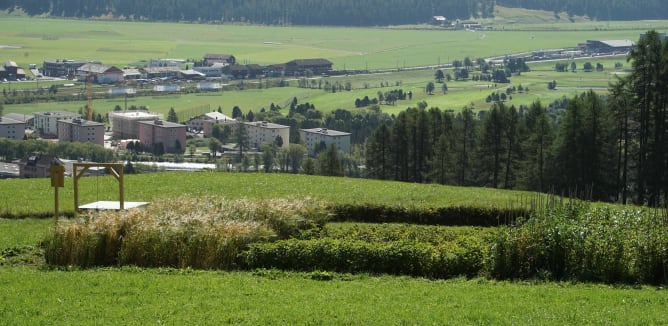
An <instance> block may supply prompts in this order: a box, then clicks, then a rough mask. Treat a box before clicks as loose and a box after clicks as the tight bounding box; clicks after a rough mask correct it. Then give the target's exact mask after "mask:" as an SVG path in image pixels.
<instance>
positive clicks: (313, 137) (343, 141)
mask: <svg viewBox="0 0 668 326" xmlns="http://www.w3.org/2000/svg"><path fill="white" fill-rule="evenodd" d="M299 137H300V138H301V139H302V140H304V142H305V143H306V148H307V150H308V155H309V156H314V155H315V150H316V149H317V148H318V147H319V146H321V145H320V144H322V143H324V145H325V146H326V147H327V146H329V145H330V144H334V145H336V147H337V148H338V149H339V151H341V152H343V153H350V133H348V132H343V131H336V130H331V129H327V128H313V129H299Z"/></svg>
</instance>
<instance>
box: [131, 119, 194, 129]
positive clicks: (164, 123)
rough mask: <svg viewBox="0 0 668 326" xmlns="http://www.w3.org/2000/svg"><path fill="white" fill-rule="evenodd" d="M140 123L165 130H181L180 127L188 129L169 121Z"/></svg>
mask: <svg viewBox="0 0 668 326" xmlns="http://www.w3.org/2000/svg"><path fill="white" fill-rule="evenodd" d="M139 123H141V124H145V125H154V126H160V127H163V128H180V127H183V128H185V127H186V126H185V125H182V124H180V123H174V122H169V121H165V120H159V119H158V120H152V121H139Z"/></svg>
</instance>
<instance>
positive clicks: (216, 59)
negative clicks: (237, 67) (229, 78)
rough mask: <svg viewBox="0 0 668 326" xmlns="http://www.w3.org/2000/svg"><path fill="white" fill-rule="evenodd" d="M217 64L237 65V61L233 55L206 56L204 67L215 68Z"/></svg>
mask: <svg viewBox="0 0 668 326" xmlns="http://www.w3.org/2000/svg"><path fill="white" fill-rule="evenodd" d="M215 63H222V64H225V65H233V64H235V63H237V59H236V58H235V57H234V56H233V55H231V54H205V55H204V65H205V66H213V64H215Z"/></svg>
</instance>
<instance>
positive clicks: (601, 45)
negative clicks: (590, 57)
mask: <svg viewBox="0 0 668 326" xmlns="http://www.w3.org/2000/svg"><path fill="white" fill-rule="evenodd" d="M633 45H634V43H633V41H631V40H607V41H606V40H587V42H585V43H581V44H578V47H579V48H580V50H582V52H584V53H585V54H621V53H627V52H629V51H631V49H632V48H633Z"/></svg>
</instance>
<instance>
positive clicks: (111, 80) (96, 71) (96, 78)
mask: <svg viewBox="0 0 668 326" xmlns="http://www.w3.org/2000/svg"><path fill="white" fill-rule="evenodd" d="M76 74H77V80H78V81H80V82H85V81H88V78H90V81H91V82H93V83H98V84H115V83H118V82H120V81H123V70H121V69H118V68H116V67H114V66H105V65H103V64H99V63H86V64H84V65H82V66H81V67H79V68H77V71H76Z"/></svg>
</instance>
